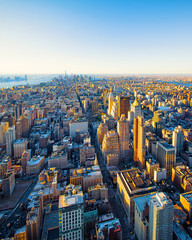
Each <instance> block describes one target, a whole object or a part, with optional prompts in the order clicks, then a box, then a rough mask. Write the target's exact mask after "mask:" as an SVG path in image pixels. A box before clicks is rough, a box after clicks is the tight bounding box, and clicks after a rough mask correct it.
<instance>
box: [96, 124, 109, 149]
mask: <svg viewBox="0 0 192 240" xmlns="http://www.w3.org/2000/svg"><path fill="white" fill-rule="evenodd" d="M107 132H108V126H107V125H105V124H104V123H101V124H100V125H99V127H98V129H97V141H98V144H99V145H101V144H102V142H103V138H104V135H105V134H106V133H107Z"/></svg>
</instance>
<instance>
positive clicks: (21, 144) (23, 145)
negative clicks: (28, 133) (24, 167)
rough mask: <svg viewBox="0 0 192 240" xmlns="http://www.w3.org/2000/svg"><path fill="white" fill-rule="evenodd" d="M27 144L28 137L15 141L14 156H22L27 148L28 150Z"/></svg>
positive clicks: (17, 157)
mask: <svg viewBox="0 0 192 240" xmlns="http://www.w3.org/2000/svg"><path fill="white" fill-rule="evenodd" d="M27 144H28V141H27V138H21V139H17V140H16V141H15V142H14V143H13V150H14V158H15V159H19V158H21V156H22V154H23V152H24V151H25V150H27Z"/></svg>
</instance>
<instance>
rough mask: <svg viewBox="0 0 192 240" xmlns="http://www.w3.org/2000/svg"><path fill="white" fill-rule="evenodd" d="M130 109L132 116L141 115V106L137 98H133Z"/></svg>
mask: <svg viewBox="0 0 192 240" xmlns="http://www.w3.org/2000/svg"><path fill="white" fill-rule="evenodd" d="M131 111H132V112H133V113H134V118H136V117H138V116H142V112H141V106H140V104H139V102H138V100H137V98H135V101H134V102H133V104H131Z"/></svg>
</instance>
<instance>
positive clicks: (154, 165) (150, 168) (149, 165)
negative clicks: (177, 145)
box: [146, 157, 159, 179]
mask: <svg viewBox="0 0 192 240" xmlns="http://www.w3.org/2000/svg"><path fill="white" fill-rule="evenodd" d="M158 168H159V163H158V162H157V161H156V160H155V159H154V158H152V157H149V158H147V160H146V170H147V172H148V173H149V177H150V178H151V179H154V171H155V170H157V169H158Z"/></svg>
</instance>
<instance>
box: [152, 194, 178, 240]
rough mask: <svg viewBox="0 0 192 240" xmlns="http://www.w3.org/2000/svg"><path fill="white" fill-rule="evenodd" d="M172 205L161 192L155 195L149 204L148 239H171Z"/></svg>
mask: <svg viewBox="0 0 192 240" xmlns="http://www.w3.org/2000/svg"><path fill="white" fill-rule="evenodd" d="M173 215H174V205H173V203H172V201H171V200H170V199H168V198H167V197H166V195H165V194H164V193H163V192H159V193H156V196H155V197H153V198H152V199H151V200H150V204H149V239H150V240H152V239H157V240H161V239H167V240H169V239H170V240H172V239H173Z"/></svg>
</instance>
